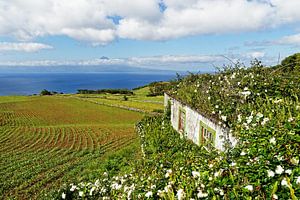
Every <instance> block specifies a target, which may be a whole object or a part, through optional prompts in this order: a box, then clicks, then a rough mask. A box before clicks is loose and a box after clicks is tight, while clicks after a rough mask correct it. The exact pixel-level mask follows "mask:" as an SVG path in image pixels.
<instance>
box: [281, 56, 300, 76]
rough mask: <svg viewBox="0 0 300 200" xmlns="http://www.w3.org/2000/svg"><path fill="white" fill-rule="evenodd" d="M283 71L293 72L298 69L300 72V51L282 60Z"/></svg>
mask: <svg viewBox="0 0 300 200" xmlns="http://www.w3.org/2000/svg"><path fill="white" fill-rule="evenodd" d="M279 67H281V68H282V70H283V71H286V72H292V71H297V72H298V73H299V72H300V53H296V54H294V55H291V56H288V57H287V58H285V59H284V60H282V62H281V66H279Z"/></svg>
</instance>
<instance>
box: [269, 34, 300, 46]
mask: <svg viewBox="0 0 300 200" xmlns="http://www.w3.org/2000/svg"><path fill="white" fill-rule="evenodd" d="M273 43H275V44H281V45H293V46H300V33H299V34H295V35H289V36H285V37H283V38H281V39H279V40H278V41H274V42H273Z"/></svg>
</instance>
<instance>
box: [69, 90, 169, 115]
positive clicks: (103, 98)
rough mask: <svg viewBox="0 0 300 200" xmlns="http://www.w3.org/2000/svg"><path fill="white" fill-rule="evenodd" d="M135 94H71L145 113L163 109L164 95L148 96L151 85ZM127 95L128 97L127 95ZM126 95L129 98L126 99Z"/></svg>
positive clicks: (136, 91) (87, 99) (86, 99)
mask: <svg viewBox="0 0 300 200" xmlns="http://www.w3.org/2000/svg"><path fill="white" fill-rule="evenodd" d="M133 92H134V95H119V94H76V95H69V96H70V97H74V98H75V97H77V98H80V99H82V100H85V101H90V102H94V103H98V104H103V105H110V106H116V107H122V108H128V109H134V110H137V111H140V112H144V113H153V112H156V111H158V110H163V100H164V97H163V96H153V97H148V96H147V94H149V87H144V88H141V89H138V90H134V91H133ZM125 96H126V97H125ZM124 97H125V98H127V99H126V100H124Z"/></svg>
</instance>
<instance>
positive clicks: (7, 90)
mask: <svg viewBox="0 0 300 200" xmlns="http://www.w3.org/2000/svg"><path fill="white" fill-rule="evenodd" d="M175 77H176V74H146V73H80V74H79V73H78V74H76V73H44V74H43V73H30V74H29V73H25V74H19V73H8V74H3V73H2V74H0V96H6V95H32V94H39V93H40V91H41V90H43V89H47V90H49V91H56V92H59V93H60V92H63V93H76V92H77V90H78V89H91V90H96V89H104V88H122V89H132V88H135V87H139V86H143V85H146V84H148V83H151V82H153V81H167V80H170V79H173V78H175Z"/></svg>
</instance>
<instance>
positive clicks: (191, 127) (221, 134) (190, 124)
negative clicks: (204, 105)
mask: <svg viewBox="0 0 300 200" xmlns="http://www.w3.org/2000/svg"><path fill="white" fill-rule="evenodd" d="M168 102H170V103H171V123H172V126H173V128H174V129H175V130H177V131H178V132H179V133H180V134H182V135H185V136H186V137H187V138H188V139H190V140H192V141H193V142H194V143H195V144H198V145H199V144H200V143H201V141H200V137H201V136H200V127H201V126H200V122H202V123H204V124H205V125H207V126H208V127H209V128H211V129H212V130H214V131H215V140H214V146H215V148H217V149H219V150H221V151H223V150H224V142H225V140H228V141H230V143H231V145H232V146H235V144H236V142H237V140H236V139H235V138H234V137H232V136H231V134H229V132H228V129H226V128H223V127H221V126H220V125H218V124H217V123H215V122H213V121H212V120H210V119H208V118H206V117H204V116H203V115H201V114H200V113H199V112H197V111H195V110H194V109H192V108H190V107H189V106H188V105H185V104H183V103H182V102H180V101H178V100H176V99H175V98H173V97H171V96H170V95H168V94H165V103H164V105H165V106H167V105H168ZM180 112H185V131H184V133H182V132H180V131H179V115H180V114H179V113H180Z"/></svg>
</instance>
